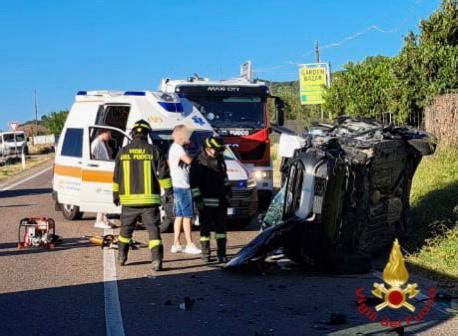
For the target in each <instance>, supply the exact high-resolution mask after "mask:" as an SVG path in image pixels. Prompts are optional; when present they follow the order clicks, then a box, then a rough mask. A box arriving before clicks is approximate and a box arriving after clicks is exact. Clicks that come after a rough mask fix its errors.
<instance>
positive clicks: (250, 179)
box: [246, 177, 256, 188]
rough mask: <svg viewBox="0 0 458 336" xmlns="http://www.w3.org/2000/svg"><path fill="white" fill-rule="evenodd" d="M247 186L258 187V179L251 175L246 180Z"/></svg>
mask: <svg viewBox="0 0 458 336" xmlns="http://www.w3.org/2000/svg"><path fill="white" fill-rule="evenodd" d="M246 186H247V188H254V187H256V180H255V179H254V178H252V177H250V178H249V179H248V180H247V181H246Z"/></svg>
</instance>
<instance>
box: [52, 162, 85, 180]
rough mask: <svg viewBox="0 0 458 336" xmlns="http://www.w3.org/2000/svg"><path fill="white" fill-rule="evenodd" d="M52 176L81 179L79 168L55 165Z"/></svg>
mask: <svg viewBox="0 0 458 336" xmlns="http://www.w3.org/2000/svg"><path fill="white" fill-rule="evenodd" d="M54 174H57V175H62V176H70V177H77V178H81V168H78V167H70V166H61V165H57V164H56V165H55V166H54Z"/></svg>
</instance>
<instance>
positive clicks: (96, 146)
mask: <svg viewBox="0 0 458 336" xmlns="http://www.w3.org/2000/svg"><path fill="white" fill-rule="evenodd" d="M110 140H111V132H110V131H109V130H106V129H100V130H99V131H98V132H97V137H96V138H95V139H94V140H93V141H92V144H91V156H92V159H93V160H102V161H110V160H112V158H111V155H110V150H109V148H108V147H107V144H106V142H108V141H110ZM112 225H113V224H112V223H111V222H110V221H109V220H108V217H107V215H106V214H105V213H102V212H98V213H97V218H96V220H95V224H94V227H96V228H98V229H111V228H112Z"/></svg>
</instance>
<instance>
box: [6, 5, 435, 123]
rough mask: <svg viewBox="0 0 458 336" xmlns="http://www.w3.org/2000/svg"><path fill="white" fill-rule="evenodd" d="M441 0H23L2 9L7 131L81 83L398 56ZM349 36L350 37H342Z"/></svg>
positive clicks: (137, 81) (281, 70)
mask: <svg viewBox="0 0 458 336" xmlns="http://www.w3.org/2000/svg"><path fill="white" fill-rule="evenodd" d="M439 2H440V1H439V0H402V1H400V0H383V1H379V0H372V1H367V0H361V1H360V0H358V1H349V0H348V1H343V0H327V1H326V0H321V1H305V0H303V1H299V0H288V1H281V0H275V1H274V0H264V1H258V0H232V1H227V0H169V1H158V0H135V1H127V0H125V1H124V0H123V1H121V0H105V1H104V0H78V1H61V0H55V1H53V0H47V1H45V0H42V1H40V0H28V1H26V0H16V1H5V2H4V3H2V6H1V8H0V76H1V77H0V78H1V80H0V102H1V104H0V129H6V128H7V123H8V121H11V120H17V121H21V122H23V121H25V120H30V119H33V118H34V104H33V90H34V89H36V90H37V92H38V105H39V115H42V114H47V113H49V112H50V111H53V110H60V109H67V108H69V107H70V106H71V104H72V101H73V99H74V94H75V92H76V91H78V90H90V89H117V90H127V89H129V90H134V89H150V90H153V89H156V88H157V86H158V84H159V81H160V79H161V78H163V77H171V78H185V77H188V76H190V75H192V74H193V73H198V74H200V75H201V76H206V77H210V78H213V79H222V78H227V77H232V76H235V75H237V74H238V70H239V65H240V64H241V63H243V62H244V61H245V60H247V59H251V60H252V61H253V64H254V69H255V71H256V74H257V76H258V77H260V78H265V79H271V80H294V79H296V77H297V64H298V63H308V62H313V61H314V60H315V56H314V54H313V47H314V42H315V40H319V42H320V44H321V45H322V46H324V47H325V48H324V49H323V50H322V53H321V56H322V59H323V60H324V61H329V62H330V63H331V66H332V68H333V69H339V68H340V67H341V66H342V65H343V64H345V63H347V62H348V61H359V60H362V59H364V58H365V57H366V56H370V55H378V54H381V55H387V56H392V55H395V54H396V53H397V52H398V51H399V49H400V48H401V46H402V41H403V36H404V35H406V34H407V32H408V31H409V30H415V31H417V26H418V23H419V20H420V19H421V18H426V17H428V16H429V15H430V14H431V13H432V12H433V11H434V10H435V9H437V8H438V6H439ZM342 41H343V43H342Z"/></svg>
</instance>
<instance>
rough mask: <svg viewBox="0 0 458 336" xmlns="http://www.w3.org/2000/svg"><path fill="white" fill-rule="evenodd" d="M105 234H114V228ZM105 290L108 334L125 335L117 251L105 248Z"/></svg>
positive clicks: (106, 230) (105, 231)
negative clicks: (119, 290) (119, 291)
mask: <svg viewBox="0 0 458 336" xmlns="http://www.w3.org/2000/svg"><path fill="white" fill-rule="evenodd" d="M103 234H104V235H107V234H113V229H105V230H104V231H103ZM103 291H104V297H105V325H106V330H107V336H124V324H123V322H122V313H121V304H120V303H119V293H118V283H117V276H116V264H115V252H114V250H113V249H108V248H105V249H103Z"/></svg>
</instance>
